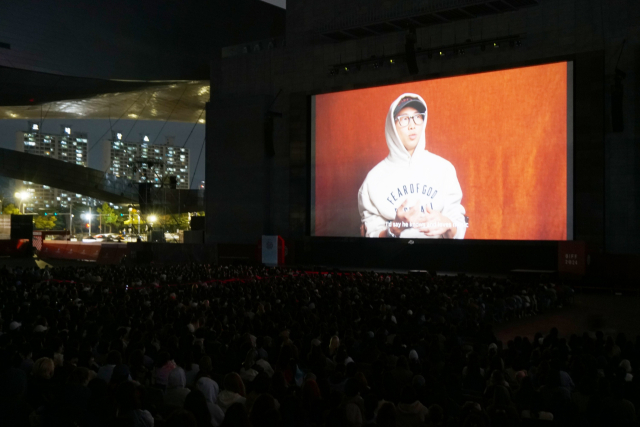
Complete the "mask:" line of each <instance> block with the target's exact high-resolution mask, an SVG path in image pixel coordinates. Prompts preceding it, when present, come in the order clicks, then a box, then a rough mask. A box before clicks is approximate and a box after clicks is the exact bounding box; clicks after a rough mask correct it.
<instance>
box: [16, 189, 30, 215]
mask: <svg viewBox="0 0 640 427" xmlns="http://www.w3.org/2000/svg"><path fill="white" fill-rule="evenodd" d="M16 198H17V199H20V205H22V215H24V205H25V204H26V202H25V200H26V199H28V198H29V192H27V191H18V192H17V193H16Z"/></svg>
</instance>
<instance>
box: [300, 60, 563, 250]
mask: <svg viewBox="0 0 640 427" xmlns="http://www.w3.org/2000/svg"><path fill="white" fill-rule="evenodd" d="M572 87H573V82H572V63H571V62H559V63H553V64H545V65H538V66H530V67H523V68H514V69H508V70H501V71H493V72H486V73H479V74H472V75H464V76H458V77H448V78H439V79H432V80H424V81H417V82H411V83H402V84H395V85H389V86H382V87H374V88H368V89H358V90H349V91H344V92H336V93H328V94H323V95H316V96H314V97H312V130H311V135H312V162H311V170H312V173H311V175H312V180H311V235H312V236H344V237H348V236H354V237H355V236H362V237H368V238H410V239H417V238H428V239H492V240H570V239H572V228H573V224H572V218H573V215H572V208H571V207H572V203H573V202H572V184H571V178H572V105H571V100H572Z"/></svg>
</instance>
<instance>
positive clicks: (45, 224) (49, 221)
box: [33, 215, 57, 230]
mask: <svg viewBox="0 0 640 427" xmlns="http://www.w3.org/2000/svg"><path fill="white" fill-rule="evenodd" d="M56 219H57V218H56V217H55V216H53V215H46V216H45V215H38V216H36V217H35V218H34V220H33V222H34V224H35V229H36V230H51V229H52V228H53V227H55V226H56Z"/></svg>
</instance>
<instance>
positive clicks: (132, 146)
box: [102, 132, 189, 190]
mask: <svg viewBox="0 0 640 427" xmlns="http://www.w3.org/2000/svg"><path fill="white" fill-rule="evenodd" d="M103 150H104V151H103V153H102V158H103V159H104V162H105V163H106V164H104V170H108V171H109V172H111V173H112V174H114V175H116V176H118V177H121V178H127V179H130V180H132V181H134V182H138V183H145V182H148V183H151V184H153V185H154V186H155V187H165V188H173V185H174V184H175V188H177V189H184V190H186V189H189V149H188V148H183V147H174V146H173V140H172V139H170V138H168V139H167V142H166V143H165V144H163V145H155V144H150V140H149V136H148V135H142V136H141V141H140V142H130V141H125V140H124V136H123V134H122V133H121V132H114V133H113V135H112V138H111V139H110V140H108V141H107V142H106V143H105V144H104V145H103Z"/></svg>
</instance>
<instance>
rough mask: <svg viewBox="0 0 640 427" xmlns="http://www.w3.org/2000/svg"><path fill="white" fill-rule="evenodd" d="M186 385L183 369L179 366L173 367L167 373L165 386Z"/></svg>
mask: <svg viewBox="0 0 640 427" xmlns="http://www.w3.org/2000/svg"><path fill="white" fill-rule="evenodd" d="M186 385H187V377H186V375H185V374H184V369H182V368H180V367H176V368H174V369H173V370H172V371H171V373H170V374H169V379H168V380H167V387H169V388H171V387H182V388H184V387H185V386H186Z"/></svg>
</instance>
